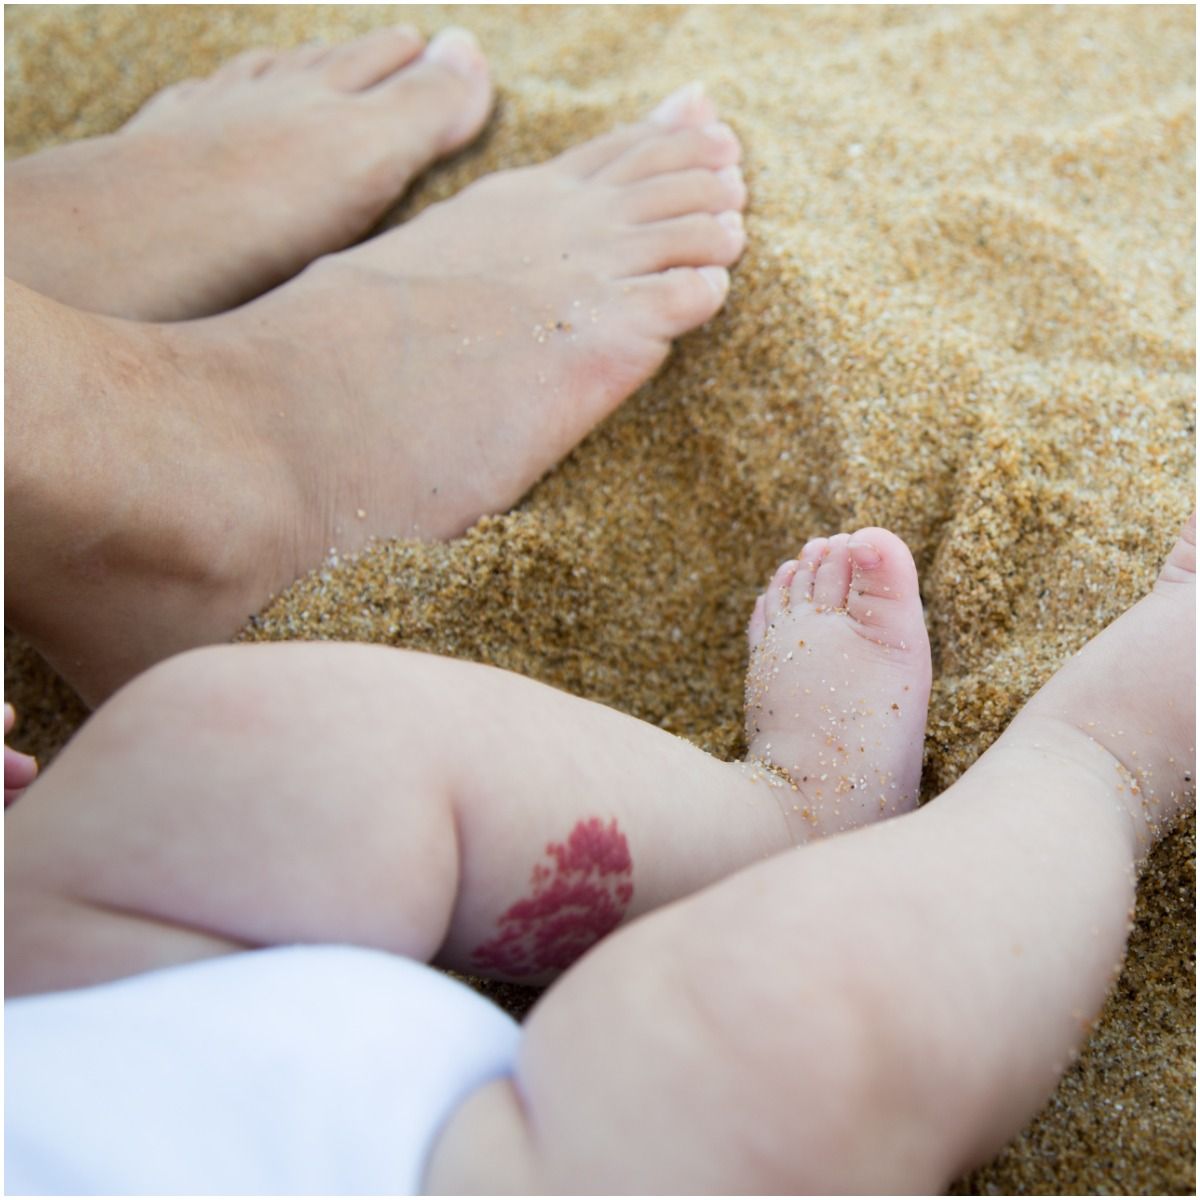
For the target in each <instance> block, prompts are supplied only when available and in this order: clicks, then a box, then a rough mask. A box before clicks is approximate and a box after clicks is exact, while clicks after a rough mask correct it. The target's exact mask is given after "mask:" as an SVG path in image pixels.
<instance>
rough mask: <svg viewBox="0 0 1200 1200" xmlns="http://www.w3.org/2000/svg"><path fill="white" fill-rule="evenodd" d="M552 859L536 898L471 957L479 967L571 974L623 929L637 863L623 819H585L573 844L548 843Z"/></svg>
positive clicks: (514, 973) (536, 880)
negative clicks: (587, 954)
mask: <svg viewBox="0 0 1200 1200" xmlns="http://www.w3.org/2000/svg"><path fill="white" fill-rule="evenodd" d="M546 857H547V859H549V862H548V863H538V864H537V866H535V867H534V868H533V873H532V874H531V875H530V877H529V884H530V888H531V891H530V894H529V895H528V896H527V897H526V898H525V899H524V900H518V901H517V903H516V904H514V905H513V906H512V907H511V908H510V909H508V911H507V912H505V913H503V914H502V915H501V917H500V920H499V922H498V925H499V927H500V928H499V932H498V933H497V934H496V936H495V937H494V938H492V939H491V940H490V941H487V942H484V944H483V945H482V946H480V947H479V949H478V950H476V951H475V953H474V954H473V955H472V956H471V961H472V963H473V964H474V965H475V966H477V967H480V968H482V969H484V970H487V971H494V972H495V973H496V974H498V975H508V976H510V977H512V978H520V977H523V976H530V975H539V974H541V972H543V971H550V970H563V969H564V968H566V967H569V966H570V965H571V964H572V963H573V962H574V961H575V960H576V959H577V958H578V957H579V956H580V955H581V954H582V953H583V952H584V951H585V950H587V949H588V947H590V946H594V945H595V944H596V942H598V941H599V940H600V939H601V938H602V937H604V935H605V934H607V933H611V932H612V931H613V930H614V929H615V928H616V927H617V926H618V925H619V924H620V923H621V918H622V917H623V916H624V915H625V910H626V909H627V908H628V907H629V902H630V900H632V899H633V860H632V859H631V858H630V857H629V845H628V843H627V842H626V841H625V835H624V834H623V833H622V832H621V831H620V830H619V829H618V828H617V822H616V820H615V819H614V820H612V821H609V823H608V824H607V825H605V824H604V823H603V822H602V821H600V819H599V818H597V817H592V818H591V819H590V820H587V821H580V822H579V824H577V825H576V826H575V828H574V829H572V830H571V834H570V836H569V837H568V838H567V840H566V842H565V843H563V842H549V843H547V845H546Z"/></svg>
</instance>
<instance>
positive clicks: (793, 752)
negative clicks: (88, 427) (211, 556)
mask: <svg viewBox="0 0 1200 1200" xmlns="http://www.w3.org/2000/svg"><path fill="white" fill-rule="evenodd" d="M873 536H874V540H875V542H876V543H877V544H878V546H879V547H880V548H881V550H882V560H881V561H872V563H871V567H870V569H869V570H868V571H866V572H863V573H861V577H860V574H859V573H856V574H855V579H856V581H857V582H856V588H857V590H855V591H854V594H853V595H849V596H848V595H847V593H848V591H850V590H851V574H852V572H851V568H850V562H849V558H848V557H847V549H846V545H845V543H847V542H848V539H847V538H846V536H845V535H841V536H840V537H839V538H837V539H834V542H835V543H836V545H835V550H834V552H833V553H831V554H830V555H829V556H828V562H827V563H826V565H825V566H823V567H822V568H821V570H822V571H824V570H825V569H826V567H827V566H828V565H829V563H833V564H835V565H836V566H837V569H838V571H839V572H840V574H839V579H840V580H841V582H840V583H839V584H838V587H837V588H835V589H834V590H835V591H837V592H838V594H837V595H836V596H832V598H831V599H830V600H829V603H828V604H827V605H821V606H816V605H814V604H813V602H812V597H811V594H805V593H803V591H802V589H801V588H800V587H798V586H797V587H794V588H793V589H792V593H791V600H790V601H788V599H787V595H786V594H785V593H782V592H779V590H778V589H777V588H775V587H774V585H773V587H772V590H771V594H770V595H769V597H768V600H769V605H768V607H767V611H766V613H765V616H766V618H767V624H768V625H769V628H765V629H762V630H760V629H757V628H754V627H752V630H751V634H752V643H753V646H754V650H753V655H752V667H751V685H750V686H751V691H752V694H753V697H754V700H753V701H752V703H753V704H756V705H760V706H765V707H764V708H763V709H762V712H758V711H757V710H755V711H756V715H755V717H754V718H753V719H754V729H755V730H756V731H757V732H755V733H753V735H752V746H751V750H752V755H754V756H755V757H754V758H753V759H752V763H751V764H750V765H744V764H731V763H724V762H721V761H719V760H717V759H714V758H711V757H710V756H708V755H706V754H704V753H702V752H701V751H700V750H698V749H696V748H695V747H694V746H692V745H690V744H689V743H687V742H685V741H683V740H682V739H680V738H676V737H673V736H671V735H669V734H666V733H664V732H663V731H662V730H659V729H657V728H655V727H653V726H650V725H647V724H645V723H644V722H640V721H636V720H634V719H633V718H631V717H628V716H625V715H624V714H621V713H619V712H616V711H614V710H612V709H609V708H605V707H603V706H601V705H598V704H593V703H590V702H588V701H585V700H581V699H578V698H576V697H573V696H570V695H567V694H565V693H563V692H560V691H557V690H555V689H553V688H549V687H545V686H543V685H541V684H538V683H534V682H532V681H530V680H528V679H523V678H521V677H519V676H516V675H512V674H510V673H508V672H505V671H499V670H495V669H492V668H489V667H483V666H479V665H477V664H472V663H464V662H460V661H456V660H452V659H445V658H436V657H433V656H429V655H422V654H414V653H409V652H404V651H397V650H391V649H384V648H382V647H377V646H361V645H336V644H321V643H312V644H289V645H266V646H229V647H223V648H219V649H216V648H214V649H209V650H202V651H196V652H192V653H190V654H186V655H182V656H179V657H178V658H176V659H174V660H171V661H170V662H168V663H165V664H163V665H161V666H159V667H157V668H155V669H153V670H152V671H150V672H147V673H146V674H145V675H144V676H142V677H141V678H140V679H138V680H136V681H135V682H134V683H133V684H131V685H129V686H128V687H127V688H126V689H125V690H124V691H122V692H121V693H119V694H118V696H116V697H115V698H114V699H113V700H112V701H110V702H109V703H108V704H107V705H105V706H104V707H103V708H102V709H101V710H100V711H99V712H98V713H97V714H96V716H95V717H94V718H93V719H92V720H91V721H90V722H89V723H88V725H87V726H86V727H85V728H84V729H83V730H82V731H81V732H80V734H79V735H78V737H77V738H76V739H75V741H74V742H73V743H72V744H71V746H70V747H68V749H67V750H66V751H65V752H64V753H63V755H62V756H61V757H60V759H59V760H58V761H57V762H56V763H55V764H54V765H53V766H52V768H51V769H50V770H49V771H47V773H46V777H45V779H44V780H42V781H41V782H40V783H39V784H38V785H37V789H36V791H35V792H34V793H33V795H32V796H31V798H30V801H31V802H30V803H29V804H28V805H22V806H20V807H19V809H18V810H16V811H14V813H13V815H12V817H11V818H10V820H9V825H8V838H7V845H8V849H7V861H8V901H7V905H8V912H9V914H10V918H11V920H10V925H9V936H8V942H7V964H8V976H7V978H8V987H9V990H10V991H16V992H26V991H38V990H45V989H48V988H55V987H64V986H78V985H81V984H86V983H94V982H99V981H101V980H103V979H108V978H112V977H114V976H119V975H123V974H128V973H131V972H136V971H140V970H146V969H149V968H152V967H154V966H159V965H165V964H167V963H174V962H178V961H186V960H187V959H189V958H192V957H196V956H203V955H206V954H214V953H223V952H226V951H228V950H231V949H237V948H245V947H252V946H262V945H271V944H274V943H279V942H296V941H301V942H314V941H344V942H353V943H356V944H359V945H363V946H371V947H377V948H381V949H386V950H390V951H393V952H395V953H400V954H404V955H408V956H411V957H414V958H418V959H422V960H432V961H436V962H438V963H440V964H443V965H446V966H452V967H456V968H459V969H461V970H465V971H472V972H475V973H478V974H487V975H493V976H500V977H504V978H509V979H517V980H521V981H523V982H531V983H544V982H548V981H549V980H550V979H552V978H553V977H554V976H555V975H556V974H557V973H558V972H559V971H561V970H562V969H563V968H564V967H567V966H569V965H571V964H572V963H573V962H574V961H575V960H576V959H577V958H578V957H579V956H580V955H581V954H582V953H583V952H584V951H586V950H587V949H589V947H591V946H592V945H593V944H594V943H595V942H597V941H598V940H599V939H600V938H601V937H603V936H604V935H605V934H607V933H609V932H611V931H612V930H613V929H615V928H616V927H617V926H618V925H620V924H622V923H623V922H625V921H627V920H629V919H631V918H633V917H636V916H638V915H639V914H642V913H645V912H647V911H649V910H650V909H653V908H656V907H658V906H660V905H662V904H665V903H668V902H670V901H672V900H676V899H678V898H679V897H681V896H684V895H687V894H689V893H691V892H693V891H696V890H697V889H699V888H702V887H704V886H706V885H707V884H709V883H712V882H713V881H714V880H717V879H720V878H722V877H723V876H725V875H727V874H729V873H730V872H731V871H734V870H737V869H738V868H740V867H743V866H745V865H746V864H747V863H751V862H755V861H758V860H760V859H763V858H766V857H768V856H770V855H771V854H774V853H777V852H778V851H780V850H783V849H786V848H788V847H790V846H791V845H793V844H795V843H798V842H802V841H809V840H813V839H815V838H817V837H819V836H820V835H821V834H822V833H825V832H833V831H835V830H839V829H844V828H849V827H852V826H855V825H858V824H861V823H863V822H864V821H866V820H873V819H876V818H878V817H879V816H880V815H882V814H883V810H884V805H883V804H881V803H879V802H878V801H877V799H876V795H875V791H876V790H878V791H879V794H880V796H881V797H886V798H887V803H888V804H890V805H891V806H892V809H891V810H892V811H894V810H895V807H896V806H897V805H898V804H904V805H911V803H912V802H913V801H914V800H915V787H916V777H917V776H918V775H919V772H920V727H921V725H922V724H923V721H924V705H925V699H926V695H927V692H928V678H929V663H928V647H927V644H926V642H925V638H924V630H923V628H922V626H921V614H920V599H919V597H918V595H917V591H916V579H915V573H914V571H913V567H912V560H911V558H910V557H909V555H908V551H907V549H906V548H905V547H904V545H903V543H901V542H900V541H899V539H897V538H894V537H892V535H890V534H886V533H884V531H882V530H880V531H875V534H874V535H873ZM879 558H880V556H879V555H876V556H875V559H876V560H879ZM815 571H816V569H815V567H814V573H815ZM842 576H844V578H842ZM872 581H873V582H874V584H877V585H879V587H882V588H885V589H891V590H892V591H893V592H894V590H895V589H896V588H899V589H900V592H901V593H902V594H893V595H892V596H891V598H888V597H887V596H885V598H884V599H883V600H882V601H881V602H878V603H877V602H874V601H871V600H869V599H867V600H864V599H863V597H862V595H861V594H860V592H861V591H862V589H864V588H866V589H868V590H870V587H871V585H872ZM856 604H857V605H859V606H862V605H874V607H875V608H876V609H879V610H880V612H881V616H880V618H879V619H877V620H876V621H875V622H874V623H873V624H870V625H869V628H870V631H871V634H872V637H871V640H870V642H868V641H866V640H864V639H863V638H862V637H860V636H859V633H860V630H859V620H860V617H861V614H858V615H856V614H855V613H854V612H852V611H850V609H853V607H854V605H856ZM847 605H849V609H848V607H847ZM884 608H890V609H891V610H893V614H894V615H892V616H886V615H884V614H883V613H882V610H883V609H884ZM759 615H760V616H763V615H764V614H763V613H760V614H759ZM867 619H868V621H869V619H870V613H867ZM756 620H757V618H756ZM867 627H868V626H863V628H867ZM890 633H896V634H897V636H898V637H901V638H902V640H903V638H904V637H906V638H908V639H909V641H910V642H911V644H912V652H911V653H907V652H905V651H904V650H903V649H901V650H898V651H897V652H896V653H895V654H894V655H893V654H892V651H891V650H890V649H889V648H888V647H887V646H884V645H883V643H882V642H878V639H879V638H883V637H886V636H889V635H890ZM792 639H798V640H799V641H800V643H801V645H802V646H803V647H804V648H803V650H802V651H801V652H799V654H798V655H797V656H795V657H794V659H793V656H791V655H790V654H787V653H786V652H784V651H782V650H780V649H779V648H780V647H782V645H783V642H785V641H786V642H788V643H789V644H790V641H791V640H792ZM877 642H878V644H877ZM777 651H778V653H777ZM777 657H778V658H779V659H780V661H778V662H776V661H775V659H776V658H777ZM784 659H787V660H788V661H783V660H784ZM832 672H836V679H837V683H838V685H839V686H840V685H842V684H843V682H844V683H845V686H846V690H847V695H846V704H848V705H851V706H857V707H856V708H855V711H854V712H853V713H851V712H850V711H849V709H847V710H846V711H842V709H841V708H839V709H838V711H837V712H836V713H835V712H833V710H831V709H830V707H829V705H828V704H826V703H825V701H824V700H823V699H822V697H821V696H817V697H815V698H814V699H813V700H812V704H808V703H807V700H808V699H809V697H805V696H804V695H803V693H804V691H806V690H807V691H813V690H815V689H818V688H822V689H823V688H824V687H827V686H830V682H829V681H830V679H832V678H833V677H834V676H833V674H832ZM826 676H829V679H827V678H826ZM910 684H911V685H912V686H911V688H910V686H909V685H910ZM809 685H811V687H810V686H809ZM885 693H886V695H885ZM852 697H853V698H854V699H851V698H852ZM893 699H898V700H903V701H904V702H905V705H906V708H907V709H908V718H907V719H908V723H909V724H910V725H912V726H913V728H912V729H908V728H907V726H905V729H906V730H907V732H903V733H902V734H901V735H897V733H896V730H899V729H901V727H902V726H904V722H903V721H901V720H899V719H898V718H897V717H896V715H895V714H894V712H893V711H892V710H893V709H896V708H897V707H898V705H897V704H895V703H891V704H889V703H888V701H891V700H893ZM859 708H861V712H859V711H858V709H859ZM810 710H811V711H810ZM826 712H828V713H831V714H832V715H829V716H828V717H826V716H824V715H823V714H824V713H826ZM839 713H840V715H838V714H839ZM810 725H812V726H813V729H812V730H809V728H808V727H809V726H810ZM876 727H878V728H876ZM810 734H811V736H809V735H810ZM851 741H852V742H853V744H852V745H851ZM842 742H845V743H846V744H845V746H843V745H841V743H842ZM826 743H828V745H826ZM772 746H774V751H772ZM785 752H786V753H785ZM772 753H775V754H776V755H777V756H783V757H779V764H778V770H779V771H783V772H785V774H784V775H782V776H780V775H779V774H777V773H773V772H772V770H771V769H770V768H771V767H772V766H773V765H774V764H767V765H766V766H764V765H763V763H762V761H761V760H763V759H766V758H769V757H770V755H771V754H772ZM846 754H852V755H853V757H854V763H853V770H851V769H850V767H849V766H846V765H844V764H843V765H842V766H840V767H839V768H838V769H837V770H835V769H834V765H833V764H832V760H834V759H835V758H837V756H838V755H842V756H845V755H846ZM827 767H828V770H829V771H830V772H833V774H834V777H835V778H836V779H837V780H839V781H840V782H838V783H830V784H829V786H828V787H826V786H825V785H824V784H822V783H821V782H820V777H821V775H822V773H824V772H825V771H826V768H827ZM787 771H790V772H791V773H792V775H793V776H795V778H796V780H797V781H798V782H796V783H795V784H792V783H790V782H786V781H787V779H788V777H787V775H786V772H787ZM809 776H811V778H812V782H811V783H810V782H809V780H808V777H809ZM897 779H899V780H901V782H902V783H903V785H904V791H903V793H898V792H896V791H895V780H897ZM867 782H870V784H871V785H872V787H873V789H874V790H872V791H871V793H870V796H869V797H866V793H865V792H863V790H862V788H861V787H859V785H860V784H866V783H867ZM856 787H857V788H859V790H858V791H857V792H856V791H855V790H854V789H855V788H856ZM843 793H844V794H843ZM860 794H861V795H862V796H864V797H866V799H865V800H864V803H863V804H858V803H857V801H856V797H858V796H859V795H860ZM897 797H898V799H896V798H897Z"/></svg>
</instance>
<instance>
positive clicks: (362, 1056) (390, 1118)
mask: <svg viewBox="0 0 1200 1200" xmlns="http://www.w3.org/2000/svg"><path fill="white" fill-rule="evenodd" d="M4 1009H5V1031H4V1032H5V1068H4V1074H5V1089H6V1094H5V1114H4V1126H5V1190H6V1191H7V1192H8V1193H9V1194H10V1195H11V1194H14V1193H25V1194H29V1193H33V1194H42V1195H45V1194H81V1193H82V1194H89V1193H101V1194H113V1193H116V1194H146V1193H157V1194H164V1193H167V1194H181V1193H185V1194H192V1195H196V1194H200V1195H204V1194H210V1195H211V1194H228V1193H239V1194H242V1195H245V1194H252V1195H253V1194H260V1195H261V1194H278V1193H293V1194H294V1193H309V1194H312V1193H319V1194H334V1195H338V1194H346V1193H359V1194H361V1193H375V1194H379V1193H412V1192H415V1191H418V1190H419V1189H420V1186H421V1177H422V1172H423V1170H424V1164H425V1159H426V1157H427V1156H428V1154H429V1151H430V1149H431V1147H432V1144H433V1140H434V1138H435V1136H436V1135H437V1133H438V1130H439V1129H440V1127H441V1125H442V1124H443V1122H444V1121H445V1120H446V1118H447V1117H448V1116H449V1115H450V1113H451V1112H453V1110H454V1109H455V1108H456V1107H457V1106H458V1104H459V1103H460V1102H461V1101H462V1100H463V1098H464V1097H465V1096H467V1095H468V1094H469V1093H470V1092H471V1091H472V1090H473V1089H475V1088H476V1087H478V1086H479V1085H480V1084H482V1083H485V1082H486V1081H487V1080H489V1079H493V1078H496V1077H497V1076H502V1075H507V1074H511V1072H512V1070H513V1065H514V1061H515V1056H516V1047H517V1042H518V1040H519V1037H520V1033H519V1027H518V1026H517V1024H516V1022H515V1021H513V1020H512V1018H510V1017H509V1016H508V1015H507V1014H505V1013H503V1012H501V1011H500V1009H498V1008H497V1007H496V1006H495V1005H494V1004H492V1003H491V1002H490V1001H488V1000H487V999H485V998H484V997H482V996H480V995H478V994H477V993H476V992H473V991H472V990H471V989H470V988H468V987H466V986H465V985H464V984H460V983H457V982H455V981H454V980H452V979H449V978H447V977H446V976H445V975H441V974H439V973H438V972H436V971H434V970H432V969H430V968H429V967H426V966H424V965H422V964H420V963H414V962H411V961H410V960H408V959H405V958H396V957H394V956H392V955H390V954H384V953H381V952H379V951H373V950H360V949H356V948H352V947H347V946H287V947H277V948H275V949H271V950H258V951H253V952H249V953H244V954H233V955H228V956H225V957H222V958H215V959H208V960H205V961H203V962H199V963H189V964H188V965H186V966H181V967H171V968H168V969H166V970H161V971H154V972H152V973H150V974H147V975H137V976H134V977H132V978H129V979H122V980H119V981H117V982H115V983H109V984H104V985H102V986H100V987H92V988H84V989H81V990H78V991H70V992H56V993H53V994H50V995H43V996H30V997H26V998H24V999H20V1000H13V1001H10V1002H9V1003H7V1004H5V1006H4Z"/></svg>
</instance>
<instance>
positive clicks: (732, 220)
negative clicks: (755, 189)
mask: <svg viewBox="0 0 1200 1200" xmlns="http://www.w3.org/2000/svg"><path fill="white" fill-rule="evenodd" d="M717 220H718V221H720V222H721V224H722V225H724V226H725V228H726V229H728V230H729V231H730V232H731V233H742V232H744V230H745V228H746V224H745V222H744V221H743V220H742V214H741V213H740V212H735V211H734V210H733V209H730V211H729V212H723V213H718V214H717Z"/></svg>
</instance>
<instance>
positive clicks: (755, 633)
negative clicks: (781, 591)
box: [746, 596, 767, 651]
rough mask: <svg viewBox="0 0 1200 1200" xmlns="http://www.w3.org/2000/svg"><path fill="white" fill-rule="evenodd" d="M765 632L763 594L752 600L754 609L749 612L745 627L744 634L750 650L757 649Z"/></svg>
mask: <svg viewBox="0 0 1200 1200" xmlns="http://www.w3.org/2000/svg"><path fill="white" fill-rule="evenodd" d="M766 632H767V613H766V599H765V597H763V596H759V598H758V599H757V600H755V602H754V611H753V612H752V613H751V614H750V624H749V625H748V626H747V628H746V636H747V638H748V639H749V642H750V649H751V651H753V650H755V649H757V647H758V644H759V643H760V642H761V641H762V640H763V637H764V636H765V634H766Z"/></svg>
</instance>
